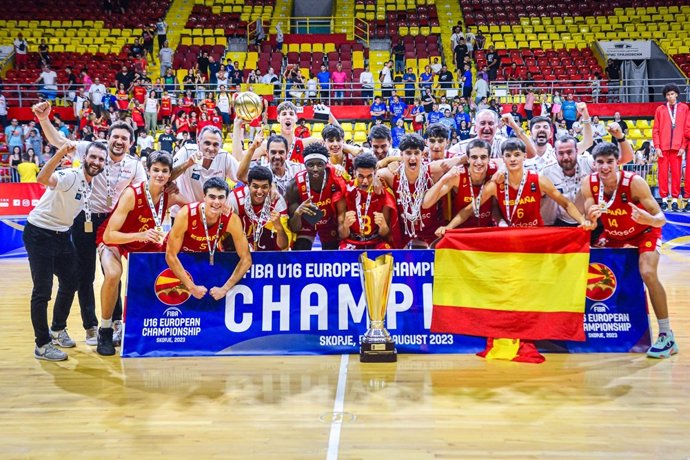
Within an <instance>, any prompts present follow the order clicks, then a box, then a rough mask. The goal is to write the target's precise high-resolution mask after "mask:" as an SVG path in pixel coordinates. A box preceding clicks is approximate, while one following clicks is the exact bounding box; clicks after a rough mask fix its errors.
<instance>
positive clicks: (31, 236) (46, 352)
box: [22, 142, 108, 361]
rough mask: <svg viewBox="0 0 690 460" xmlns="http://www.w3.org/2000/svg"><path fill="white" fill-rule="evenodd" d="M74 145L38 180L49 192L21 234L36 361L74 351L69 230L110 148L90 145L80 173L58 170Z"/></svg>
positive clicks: (74, 274)
mask: <svg viewBox="0 0 690 460" xmlns="http://www.w3.org/2000/svg"><path fill="white" fill-rule="evenodd" d="M76 150H77V146H76V145H75V144H74V143H73V142H63V143H62V145H61V146H60V148H59V149H58V151H57V152H56V153H55V155H53V157H52V158H51V159H50V160H48V162H47V163H46V164H45V166H44V167H43V169H42V170H41V172H40V173H39V174H38V177H37V178H36V180H37V181H38V183H40V184H43V185H45V186H46V187H47V188H48V189H47V190H46V192H45V193H44V194H43V196H42V197H41V199H40V200H39V202H38V204H37V205H36V207H35V208H34V209H33V210H32V211H31V213H29V217H28V218H27V224H26V227H25V228H24V232H23V234H22V239H23V240H24V246H25V247H26V253H27V255H28V257H29V267H30V269H31V279H32V281H33V290H32V292H31V323H32V325H33V328H34V336H35V341H36V347H35V349H34V357H35V358H36V359H44V360H47V361H63V360H65V359H67V354H66V353H65V352H63V351H62V350H58V349H57V348H55V347H54V345H58V346H60V347H63V348H71V347H74V346H75V344H74V341H73V340H72V339H71V338H70V336H69V335H68V334H67V329H66V327H67V317H68V316H69V311H70V308H71V307H72V302H73V301H74V293H75V292H76V290H77V287H78V284H79V283H78V281H77V280H78V279H79V278H78V274H77V271H78V269H77V265H78V263H79V258H78V257H77V253H76V250H75V247H74V244H73V243H72V241H71V240H70V226H72V223H73V222H74V218H75V217H76V215H77V214H78V213H79V212H80V211H81V209H82V206H83V204H84V202H86V201H88V199H89V196H90V195H91V193H92V191H93V179H94V177H96V176H98V175H99V174H100V173H101V171H103V166H104V165H105V158H106V156H107V153H108V152H107V149H106V148H105V146H104V145H101V144H91V145H89V146H88V147H87V149H86V155H85V158H84V160H83V163H82V167H81V168H79V169H65V170H61V171H58V172H55V169H56V168H57V167H58V166H59V165H60V164H61V163H62V160H63V159H64V158H65V156H66V155H68V154H73V153H74V152H76ZM53 275H56V276H57V278H58V283H59V285H58V291H57V297H56V298H55V305H54V307H53V324H52V326H51V327H50V329H49V328H48V301H49V300H50V296H51V294H52V291H53Z"/></svg>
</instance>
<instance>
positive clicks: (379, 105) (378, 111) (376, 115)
mask: <svg viewBox="0 0 690 460" xmlns="http://www.w3.org/2000/svg"><path fill="white" fill-rule="evenodd" d="M386 110H387V109H386V104H385V103H384V102H382V101H381V96H376V97H375V98H374V103H373V104H371V107H369V114H370V115H371V119H372V120H374V121H376V120H383V118H384V117H385V115H386Z"/></svg>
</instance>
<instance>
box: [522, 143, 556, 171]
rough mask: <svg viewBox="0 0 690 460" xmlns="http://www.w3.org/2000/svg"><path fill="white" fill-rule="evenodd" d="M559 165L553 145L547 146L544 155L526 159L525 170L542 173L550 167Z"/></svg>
mask: <svg viewBox="0 0 690 460" xmlns="http://www.w3.org/2000/svg"><path fill="white" fill-rule="evenodd" d="M553 165H558V160H557V159H556V149H554V148H553V145H551V144H547V145H546V151H545V152H544V154H543V155H536V156H535V157H533V158H525V169H526V170H528V171H534V172H536V173H540V174H541V172H542V171H544V169H545V168H546V167H548V166H553Z"/></svg>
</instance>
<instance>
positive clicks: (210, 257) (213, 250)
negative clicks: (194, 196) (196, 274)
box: [201, 203, 223, 265]
mask: <svg viewBox="0 0 690 460" xmlns="http://www.w3.org/2000/svg"><path fill="white" fill-rule="evenodd" d="M218 220H219V222H218V228H217V229H216V238H215V241H214V242H213V245H211V238H209V236H208V224H207V223H206V203H201V221H202V222H203V223H204V233H205V234H206V243H207V244H208V261H209V264H210V265H213V256H214V255H215V253H216V249H217V248H218V241H219V240H220V238H219V236H220V231H221V229H222V228H223V221H222V216H221V217H219V218H218Z"/></svg>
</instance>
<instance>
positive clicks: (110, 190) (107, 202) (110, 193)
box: [104, 155, 125, 209]
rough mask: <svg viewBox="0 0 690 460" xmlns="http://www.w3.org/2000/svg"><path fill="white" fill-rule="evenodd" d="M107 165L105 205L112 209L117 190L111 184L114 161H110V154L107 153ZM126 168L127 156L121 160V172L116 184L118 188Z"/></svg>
mask: <svg viewBox="0 0 690 460" xmlns="http://www.w3.org/2000/svg"><path fill="white" fill-rule="evenodd" d="M105 158H106V165H105V171H104V172H105V185H106V199H105V205H106V206H107V207H108V209H110V208H111V207H112V206H113V196H114V194H115V193H114V192H115V190H113V187H111V185H110V168H111V166H112V164H113V162H111V161H110V155H106V157H105ZM124 170H125V158H122V161H120V172H119V173H118V175H117V181H116V182H115V184H114V187H115V188H117V184H119V183H120V181H122V178H123V176H122V172H123V171H124Z"/></svg>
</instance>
